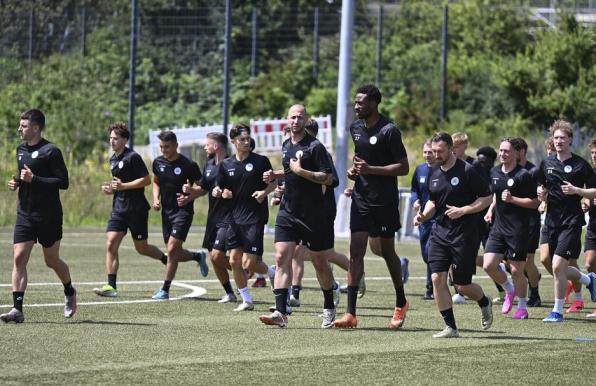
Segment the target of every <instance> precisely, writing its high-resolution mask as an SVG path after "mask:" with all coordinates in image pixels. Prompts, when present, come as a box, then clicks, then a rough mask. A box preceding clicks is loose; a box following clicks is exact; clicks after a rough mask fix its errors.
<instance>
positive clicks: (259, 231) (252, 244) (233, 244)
mask: <svg viewBox="0 0 596 386" xmlns="http://www.w3.org/2000/svg"><path fill="white" fill-rule="evenodd" d="M226 233H227V236H226V248H227V250H231V249H237V248H240V249H242V252H244V253H249V254H251V255H257V256H262V255H263V235H264V233H265V224H261V223H256V224H242V225H239V224H234V223H232V224H230V225H229V226H228V228H227V232H226ZM217 249H218V250H219V247H218V248H217Z"/></svg>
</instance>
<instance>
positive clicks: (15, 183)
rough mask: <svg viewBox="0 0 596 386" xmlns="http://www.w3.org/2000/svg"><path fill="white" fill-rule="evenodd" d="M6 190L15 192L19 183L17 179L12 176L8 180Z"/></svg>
mask: <svg viewBox="0 0 596 386" xmlns="http://www.w3.org/2000/svg"><path fill="white" fill-rule="evenodd" d="M7 185H8V189H10V190H17V188H18V187H19V182H18V181H17V178H16V177H15V176H14V175H13V176H12V177H11V178H10V180H8V184H7Z"/></svg>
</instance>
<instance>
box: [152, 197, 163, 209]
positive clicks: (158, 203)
mask: <svg viewBox="0 0 596 386" xmlns="http://www.w3.org/2000/svg"><path fill="white" fill-rule="evenodd" d="M151 207H152V208H153V209H155V210H160V209H161V201H160V200H158V199H154V200H153V204H151Z"/></svg>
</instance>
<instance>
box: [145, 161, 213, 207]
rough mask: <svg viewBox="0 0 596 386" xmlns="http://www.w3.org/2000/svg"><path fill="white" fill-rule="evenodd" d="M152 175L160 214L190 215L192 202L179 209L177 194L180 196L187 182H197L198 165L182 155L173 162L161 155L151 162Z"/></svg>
mask: <svg viewBox="0 0 596 386" xmlns="http://www.w3.org/2000/svg"><path fill="white" fill-rule="evenodd" d="M153 174H154V175H155V177H156V178H157V183H158V185H159V194H160V196H161V210H162V213H163V214H165V215H167V216H170V215H173V214H176V213H178V212H186V213H188V214H191V215H192V214H193V213H194V209H193V204H194V201H191V202H189V203H188V204H186V205H185V206H183V207H179V206H178V201H177V198H178V194H179V193H180V194H182V185H184V184H185V183H186V182H187V181H189V182H190V183H191V185H192V184H193V183H194V182H198V181H199V179H200V178H201V171H200V170H199V165H197V163H196V162H194V161H192V160H190V159H188V158H187V157H185V156H184V155H182V154H179V155H178V158H176V159H175V160H173V161H168V160H167V159H166V158H165V157H164V156H163V155H162V156H159V157H157V158H156V159H155V160H153Z"/></svg>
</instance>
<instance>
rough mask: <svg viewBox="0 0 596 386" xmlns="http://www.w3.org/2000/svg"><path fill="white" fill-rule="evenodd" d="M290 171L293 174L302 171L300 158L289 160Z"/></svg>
mask: <svg viewBox="0 0 596 386" xmlns="http://www.w3.org/2000/svg"><path fill="white" fill-rule="evenodd" d="M290 170H291V171H292V172H293V173H294V174H298V173H299V172H300V170H302V165H301V164H300V158H290Z"/></svg>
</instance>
